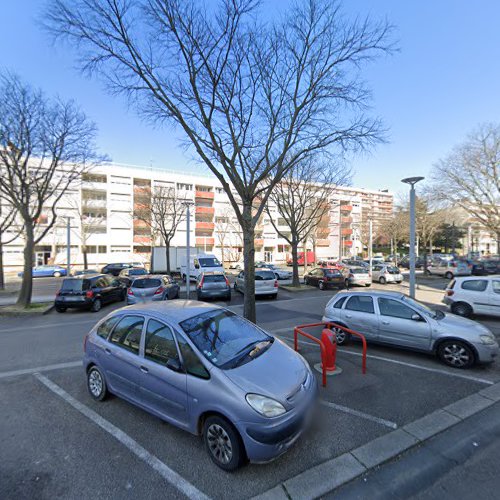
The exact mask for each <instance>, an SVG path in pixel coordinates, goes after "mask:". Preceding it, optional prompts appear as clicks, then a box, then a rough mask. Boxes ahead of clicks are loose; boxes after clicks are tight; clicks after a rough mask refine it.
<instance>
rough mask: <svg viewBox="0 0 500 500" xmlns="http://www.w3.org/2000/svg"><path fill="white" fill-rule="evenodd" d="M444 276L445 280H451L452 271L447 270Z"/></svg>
mask: <svg viewBox="0 0 500 500" xmlns="http://www.w3.org/2000/svg"><path fill="white" fill-rule="evenodd" d="M444 277H445V278H446V279H447V280H452V279H453V273H450V271H448V272H447V273H446V274H445V275H444Z"/></svg>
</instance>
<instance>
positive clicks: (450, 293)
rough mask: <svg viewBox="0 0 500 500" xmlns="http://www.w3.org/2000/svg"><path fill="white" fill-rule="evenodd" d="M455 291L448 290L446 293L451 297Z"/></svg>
mask: <svg viewBox="0 0 500 500" xmlns="http://www.w3.org/2000/svg"><path fill="white" fill-rule="evenodd" d="M454 293H455V292H454V291H453V290H446V295H448V297H451V296H452V295H453V294H454Z"/></svg>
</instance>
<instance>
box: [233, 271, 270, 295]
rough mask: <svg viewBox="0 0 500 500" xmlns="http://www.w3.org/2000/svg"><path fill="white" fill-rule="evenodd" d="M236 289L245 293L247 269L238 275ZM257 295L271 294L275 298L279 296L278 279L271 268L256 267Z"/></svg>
mask: <svg viewBox="0 0 500 500" xmlns="http://www.w3.org/2000/svg"><path fill="white" fill-rule="evenodd" d="M234 289H235V290H237V291H239V292H241V293H245V271H241V272H240V273H239V274H238V276H236V281H235V282H234ZM255 295H269V296H270V297H272V298H273V299H275V298H276V297H277V296H278V280H277V279H276V276H275V274H274V272H273V271H271V270H270V269H263V268H262V269H260V268H257V269H255Z"/></svg>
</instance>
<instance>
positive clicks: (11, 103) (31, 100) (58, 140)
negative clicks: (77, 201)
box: [0, 75, 101, 307]
mask: <svg viewBox="0 0 500 500" xmlns="http://www.w3.org/2000/svg"><path fill="white" fill-rule="evenodd" d="M95 134H96V129H95V126H94V124H93V123H91V122H89V121H88V120H87V118H86V116H85V115H84V114H83V113H82V112H81V111H80V110H79V109H78V108H77V107H76V106H75V104H74V103H73V102H67V103H65V102H62V101H59V100H56V101H50V100H48V99H47V98H46V97H45V96H44V94H43V93H42V92H41V91H39V90H35V89H32V88H31V87H30V86H28V85H25V84H24V83H22V82H21V81H20V80H19V79H18V78H17V77H15V76H12V75H4V76H2V77H1V78H0V193H1V194H2V196H3V198H4V199H5V200H6V201H7V203H8V204H9V205H11V206H12V208H13V210H15V211H17V212H18V214H19V219H20V221H21V223H22V224H23V227H24V239H25V247H24V270H23V279H22V284H21V290H20V293H19V297H18V299H17V304H18V305H20V306H23V307H27V306H28V305H29V304H30V302H31V292H32V267H33V251H34V247H35V245H36V244H37V243H38V242H39V241H40V240H41V239H42V238H43V237H44V236H45V235H46V234H47V233H48V232H49V231H50V229H51V228H52V227H53V225H54V224H55V222H56V219H57V210H56V207H57V205H58V202H59V200H60V199H61V198H62V196H63V195H64V194H65V192H66V190H67V189H68V187H69V186H70V185H71V184H72V183H73V182H74V181H75V180H77V179H79V177H80V175H81V174H82V172H84V171H86V170H87V169H88V168H89V167H91V166H92V165H94V164H95V161H99V160H101V158H98V157H97V155H96V154H95V150H94V138H95Z"/></svg>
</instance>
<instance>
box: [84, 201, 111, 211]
mask: <svg viewBox="0 0 500 500" xmlns="http://www.w3.org/2000/svg"><path fill="white" fill-rule="evenodd" d="M82 206H83V208H84V209H85V208H107V206H108V202H107V200H90V199H83V200H82Z"/></svg>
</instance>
